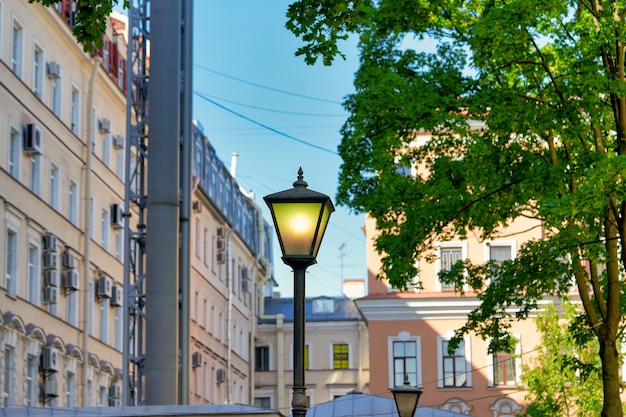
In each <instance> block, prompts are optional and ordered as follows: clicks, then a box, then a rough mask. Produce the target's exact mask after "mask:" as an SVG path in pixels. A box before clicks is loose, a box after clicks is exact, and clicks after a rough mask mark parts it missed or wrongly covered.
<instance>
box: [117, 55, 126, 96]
mask: <svg viewBox="0 0 626 417" xmlns="http://www.w3.org/2000/svg"><path fill="white" fill-rule="evenodd" d="M125 65H126V60H124V59H122V58H119V61H118V62H117V77H118V78H117V86H118V87H119V88H120V90H122V91H123V90H124V81H125V80H124V70H125V69H126V68H125Z"/></svg>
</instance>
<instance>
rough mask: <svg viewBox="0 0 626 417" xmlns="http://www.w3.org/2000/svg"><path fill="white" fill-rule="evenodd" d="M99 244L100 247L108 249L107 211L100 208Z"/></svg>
mask: <svg viewBox="0 0 626 417" xmlns="http://www.w3.org/2000/svg"><path fill="white" fill-rule="evenodd" d="M100 245H102V249H104V250H106V251H108V250H109V212H108V211H107V210H102V214H101V216H100Z"/></svg>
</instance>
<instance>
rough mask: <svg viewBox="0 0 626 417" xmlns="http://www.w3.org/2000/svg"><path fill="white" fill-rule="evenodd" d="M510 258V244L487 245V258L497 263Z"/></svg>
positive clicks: (499, 263)
mask: <svg viewBox="0 0 626 417" xmlns="http://www.w3.org/2000/svg"><path fill="white" fill-rule="evenodd" d="M510 259H511V247H510V246H496V245H490V246H489V260H492V261H495V262H496V263H497V264H498V265H501V264H502V262H504V261H508V260H510Z"/></svg>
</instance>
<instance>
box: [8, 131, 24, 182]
mask: <svg viewBox="0 0 626 417" xmlns="http://www.w3.org/2000/svg"><path fill="white" fill-rule="evenodd" d="M21 148H22V142H21V135H20V132H19V131H18V130H17V129H14V128H11V131H10V133H9V174H10V175H11V176H12V177H13V178H15V179H18V180H19V179H20V150H21Z"/></svg>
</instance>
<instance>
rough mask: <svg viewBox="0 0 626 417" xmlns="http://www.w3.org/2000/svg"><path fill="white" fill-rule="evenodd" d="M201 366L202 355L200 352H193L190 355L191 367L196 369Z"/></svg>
mask: <svg viewBox="0 0 626 417" xmlns="http://www.w3.org/2000/svg"><path fill="white" fill-rule="evenodd" d="M200 366H202V354H201V353H200V352H194V353H192V354H191V367H192V368H198V367H200Z"/></svg>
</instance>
